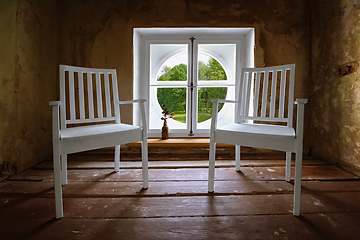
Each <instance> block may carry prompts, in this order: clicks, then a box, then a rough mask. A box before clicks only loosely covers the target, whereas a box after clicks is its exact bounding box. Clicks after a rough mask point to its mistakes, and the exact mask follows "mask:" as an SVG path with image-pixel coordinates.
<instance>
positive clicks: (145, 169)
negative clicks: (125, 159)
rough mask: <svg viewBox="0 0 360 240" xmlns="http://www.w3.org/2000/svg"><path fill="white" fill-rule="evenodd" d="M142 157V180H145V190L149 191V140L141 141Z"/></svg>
mask: <svg viewBox="0 0 360 240" xmlns="http://www.w3.org/2000/svg"><path fill="white" fill-rule="evenodd" d="M141 155H142V161H141V163H142V180H143V189H148V187H149V173H148V171H149V166H148V165H149V163H148V145H147V138H144V139H143V140H142V141H141Z"/></svg>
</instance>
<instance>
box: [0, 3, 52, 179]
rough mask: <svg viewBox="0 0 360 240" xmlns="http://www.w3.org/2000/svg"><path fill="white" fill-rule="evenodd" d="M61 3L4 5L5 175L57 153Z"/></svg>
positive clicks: (0, 12) (0, 73)
mask: <svg viewBox="0 0 360 240" xmlns="http://www.w3.org/2000/svg"><path fill="white" fill-rule="evenodd" d="M56 33H57V26H56V1H46V0H34V1H30V0H29V1H25V0H16V1H15V0H2V1H0V46H1V47H0V172H1V173H3V172H10V173H13V172H19V171H21V170H23V169H25V168H28V167H30V166H31V165H33V164H35V163H36V162H38V161H40V160H44V159H45V158H48V157H49V156H50V155H51V154H52V144H51V115H50V113H51V109H50V106H48V104H49V101H50V100H55V99H56V78H57V74H56V69H57V49H56V40H57V39H56Z"/></svg>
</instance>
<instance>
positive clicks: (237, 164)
mask: <svg viewBox="0 0 360 240" xmlns="http://www.w3.org/2000/svg"><path fill="white" fill-rule="evenodd" d="M235 170H236V171H237V172H240V146H239V145H236V146H235Z"/></svg>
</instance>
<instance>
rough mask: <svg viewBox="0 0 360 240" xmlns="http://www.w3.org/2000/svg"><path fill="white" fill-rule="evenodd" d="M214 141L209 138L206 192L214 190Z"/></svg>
mask: <svg viewBox="0 0 360 240" xmlns="http://www.w3.org/2000/svg"><path fill="white" fill-rule="evenodd" d="M215 151H216V143H215V142H214V140H212V139H211V138H210V151H209V179H208V192H210V193H212V192H214V180H215Z"/></svg>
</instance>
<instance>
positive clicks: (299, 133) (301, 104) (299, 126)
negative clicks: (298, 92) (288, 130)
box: [294, 98, 307, 142]
mask: <svg viewBox="0 0 360 240" xmlns="http://www.w3.org/2000/svg"><path fill="white" fill-rule="evenodd" d="M294 103H295V104H297V105H298V106H297V119H296V137H297V138H298V141H301V142H302V141H303V132H304V109H305V104H306V103H307V99H305V98H304V99H296V101H295V102H294Z"/></svg>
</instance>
